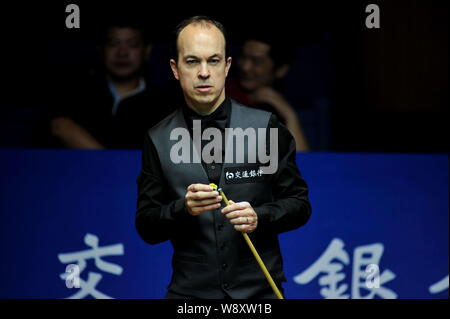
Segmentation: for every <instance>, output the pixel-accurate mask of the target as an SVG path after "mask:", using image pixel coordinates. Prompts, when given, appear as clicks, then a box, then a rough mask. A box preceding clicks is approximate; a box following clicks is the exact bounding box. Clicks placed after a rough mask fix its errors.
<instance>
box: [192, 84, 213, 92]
mask: <svg viewBox="0 0 450 319" xmlns="http://www.w3.org/2000/svg"><path fill="white" fill-rule="evenodd" d="M212 88H213V86H212V85H208V84H201V85H197V86H196V87H195V89H196V90H197V91H200V92H209V91H210V90H212Z"/></svg>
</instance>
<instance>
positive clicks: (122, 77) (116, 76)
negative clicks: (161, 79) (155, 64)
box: [109, 70, 139, 82]
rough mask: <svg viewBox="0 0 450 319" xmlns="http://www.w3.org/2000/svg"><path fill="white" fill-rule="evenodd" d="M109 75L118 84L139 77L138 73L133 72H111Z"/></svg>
mask: <svg viewBox="0 0 450 319" xmlns="http://www.w3.org/2000/svg"><path fill="white" fill-rule="evenodd" d="M109 75H110V76H111V78H112V79H113V80H114V81H118V82H122V81H128V80H131V79H134V78H136V77H138V76H139V75H138V72H135V71H134V70H131V71H128V70H127V71H125V70H112V71H110V72H109Z"/></svg>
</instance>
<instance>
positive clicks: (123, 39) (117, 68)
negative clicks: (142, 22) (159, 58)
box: [104, 27, 149, 80]
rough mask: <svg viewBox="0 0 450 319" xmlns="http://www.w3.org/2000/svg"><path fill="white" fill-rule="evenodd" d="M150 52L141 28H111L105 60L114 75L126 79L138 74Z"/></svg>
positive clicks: (106, 45)
mask: <svg viewBox="0 0 450 319" xmlns="http://www.w3.org/2000/svg"><path fill="white" fill-rule="evenodd" d="M148 53H149V47H145V45H144V42H143V39H142V35H141V32H140V31H139V30H136V29H133V28H128V27H125V28H120V27H113V28H110V29H109V31H108V36H107V41H106V44H105V46H104V61H105V66H106V69H107V70H108V72H109V73H110V75H111V76H112V77H114V78H116V79H118V80H124V79H129V78H132V77H135V76H137V74H138V72H139V70H140V68H141V67H142V64H143V63H144V61H145V58H146V56H147V54H148Z"/></svg>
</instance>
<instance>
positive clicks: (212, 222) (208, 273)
mask: <svg viewBox="0 0 450 319" xmlns="http://www.w3.org/2000/svg"><path fill="white" fill-rule="evenodd" d="M176 35H177V37H176V53H175V56H174V58H173V59H171V60H170V66H171V68H172V71H173V74H174V76H175V78H176V79H177V80H178V81H179V82H180V85H181V88H182V91H183V94H184V98H185V104H186V105H183V106H182V107H181V108H180V109H178V110H177V111H175V112H174V113H172V114H171V115H169V116H168V117H167V118H165V119H164V120H163V121H161V122H160V123H158V124H157V125H156V126H154V127H153V128H151V129H150V130H149V132H148V136H147V139H146V141H145V145H144V151H143V157H142V159H143V164H142V170H141V174H140V176H139V178H138V181H137V182H138V201H137V212H136V229H137V231H138V233H139V235H140V236H141V237H142V239H143V240H145V241H146V242H148V243H150V244H157V243H159V242H163V241H166V240H170V241H171V243H172V245H173V247H174V255H173V262H172V264H173V275H172V280H171V283H170V285H169V290H168V293H167V296H166V297H167V298H274V297H275V295H274V293H273V291H272V290H271V288H270V286H269V284H268V283H267V281H266V279H265V278H264V275H263V272H262V271H261V269H260V268H259V266H258V264H257V262H256V261H255V259H254V257H253V255H252V254H251V251H250V249H249V247H248V246H247V244H246V242H245V240H244V238H243V236H242V234H241V232H245V233H249V234H250V235H251V239H252V241H253V244H254V245H255V247H256V249H257V250H258V252H259V254H260V255H261V257H262V259H263V260H264V262H265V263H266V266H267V268H268V269H269V271H270V273H271V275H272V276H273V278H274V281H275V282H276V283H277V284H278V287H280V288H281V282H283V281H285V280H286V279H285V277H284V275H283V271H282V258H281V254H280V247H279V243H278V234H279V233H281V232H284V231H288V230H292V229H295V228H298V227H300V226H301V225H303V224H305V223H306V221H307V220H308V218H309V216H310V214H311V206H310V204H309V201H308V189H307V185H306V183H305V181H304V180H303V179H302V178H301V176H300V174H299V172H298V170H297V168H296V166H295V156H296V153H295V142H294V140H293V138H292V136H291V135H290V134H289V132H288V131H287V130H286V128H284V127H283V126H282V125H280V123H279V122H278V121H277V120H276V117H274V116H272V115H271V114H270V113H268V112H265V111H261V110H257V109H253V108H247V107H244V106H242V105H239V104H237V103H235V102H234V101H232V100H230V99H229V98H227V97H226V95H225V89H224V85H225V79H226V76H227V74H228V71H229V69H230V66H231V58H230V57H228V55H227V54H226V49H225V48H226V40H225V32H224V29H223V26H222V25H221V24H220V23H218V22H216V21H214V20H211V19H209V18H207V17H201V16H200V17H198V16H197V17H192V18H190V19H187V20H185V21H183V22H182V23H181V24H180V25H179V26H178V28H177V32H176ZM199 123H200V124H199ZM199 125H200V126H201V130H202V132H203V136H205V134H206V135H207V132H208V131H209V132H210V133H211V132H214V130H215V132H216V134H213V135H215V138H216V140H215V142H217V143H218V144H219V145H221V146H222V147H218V148H215V149H214V150H213V151H211V152H212V153H214V154H213V155H212V157H213V158H215V160H213V161H210V160H208V155H210V152H208V151H206V150H207V149H208V148H209V143H208V144H206V141H205V140H204V139H203V138H202V139H201V140H199V139H198V133H199V132H198V129H199V127H198V126H199ZM225 128H233V129H245V130H247V129H253V128H264V129H266V128H272V129H276V130H277V131H278V139H272V137H271V136H269V134H267V135H263V137H262V140H264V139H268V140H271V144H270V149H273V147H272V146H274V144H277V145H278V146H279V148H278V150H277V151H278V152H276V153H275V154H274V155H275V157H277V159H276V160H277V162H276V164H277V170H276V172H274V173H273V174H260V171H259V170H258V166H259V165H260V164H261V163H256V164H255V163H254V162H251V161H250V160H248V159H249V157H250V156H249V153H250V152H249V151H247V148H248V147H250V146H252V145H251V143H250V142H249V141H246V142H244V143H241V144H239V145H236V144H234V146H232V145H231V144H232V143H231V142H230V138H228V139H227V138H226V137H225V135H226V134H227V133H226V132H228V134H229V132H230V131H229V130H228V129H227V130H225ZM184 131H187V132H189V133H188V134H189V137H188V139H187V143H188V144H189V145H188V146H189V147H188V148H187V151H188V153H189V154H188V156H187V157H186V158H188V160H185V161H178V160H177V159H178V156H179V152H178V151H177V147H178V146H180V143H182V142H186V140H184V141H183V139H182V140H180V141H178V140H177V138H176V135H177V134H176V133H177V132H184ZM217 132H218V133H217ZM227 136H228V137H229V136H230V135H227ZM191 138H192V139H191ZM259 141H260V140H258V143H259ZM182 144H183V143H182ZM192 145H194V147H193V148H191V146H192ZM242 145H244V146H245V147H244V152H245V154H244V155H245V156H244V158H246V159H247V160H246V161H245V162H244V163H240V162H239V161H229V160H227V158H228V157H229V156H230V154H231V157H232V156H233V154H236V153H238V152H239V151H237V148H238V147H239V146H242ZM182 146H183V145H182ZM275 146H276V145H275ZM185 150H186V149H185ZM189 150H192V153H190V151H189ZM264 151H265V149H264ZM199 154H202V156H201V160H198V161H195V160H190V157H191V156H190V155H192V156H193V158H195V157H196V156H197V159H199V157H200V155H199ZM236 157H237V155H236ZM186 158H185V159H186ZM217 158H218V159H217ZM224 159H225V160H224ZM245 172H247V177H245V175H246V173H245ZM256 172H258V173H256ZM238 173H239V176H241V177H242V178H237V176H238ZM241 173H242V175H241ZM234 177H236V178H234ZM244 177H245V178H244ZM210 183H215V184H217V185H219V186H220V187H221V188H222V189H223V191H224V193H225V194H226V195H227V196H228V198H229V199H230V200H231V201H230V202H231V204H232V205H230V206H228V207H226V208H223V209H222V208H221V202H222V197H221V196H219V194H218V193H217V192H216V191H214V190H213V188H212V187H211V186H210V185H209V184H210Z"/></svg>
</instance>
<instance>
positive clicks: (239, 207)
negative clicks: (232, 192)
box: [222, 200, 251, 214]
mask: <svg viewBox="0 0 450 319" xmlns="http://www.w3.org/2000/svg"><path fill="white" fill-rule="evenodd" d="M229 202H230V204H231V205H228V206H227V207H225V208H224V209H222V213H224V214H228V213H229V212H232V211H235V210H242V209H246V208H248V207H251V205H250V203H249V202H239V203H235V202H233V201H231V200H230V201H229Z"/></svg>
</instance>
